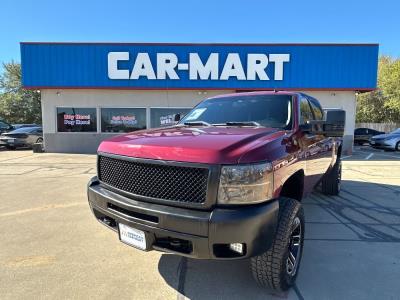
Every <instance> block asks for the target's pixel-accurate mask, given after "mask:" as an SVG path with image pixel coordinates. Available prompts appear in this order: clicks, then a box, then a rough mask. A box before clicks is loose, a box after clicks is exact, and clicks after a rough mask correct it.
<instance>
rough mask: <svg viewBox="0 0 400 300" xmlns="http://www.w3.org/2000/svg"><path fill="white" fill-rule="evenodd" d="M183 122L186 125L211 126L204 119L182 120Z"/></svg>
mask: <svg viewBox="0 0 400 300" xmlns="http://www.w3.org/2000/svg"><path fill="white" fill-rule="evenodd" d="M183 124H184V125H187V126H212V125H211V124H210V123H207V122H204V121H193V122H184V123H183Z"/></svg>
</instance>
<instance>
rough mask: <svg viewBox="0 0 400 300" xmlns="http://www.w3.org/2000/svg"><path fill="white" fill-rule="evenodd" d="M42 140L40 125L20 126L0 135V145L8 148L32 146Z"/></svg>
mask: <svg viewBox="0 0 400 300" xmlns="http://www.w3.org/2000/svg"><path fill="white" fill-rule="evenodd" d="M41 142H43V131H42V127H22V128H18V129H15V130H12V131H10V132H7V133H3V134H2V135H0V146H5V147H6V148H8V149H15V148H17V147H32V146H33V144H35V143H41Z"/></svg>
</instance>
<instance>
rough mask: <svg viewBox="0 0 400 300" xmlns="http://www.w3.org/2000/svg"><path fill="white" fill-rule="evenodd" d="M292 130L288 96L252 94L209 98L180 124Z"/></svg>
mask: <svg viewBox="0 0 400 300" xmlns="http://www.w3.org/2000/svg"><path fill="white" fill-rule="evenodd" d="M185 123H186V124H189V123H192V124H201V123H203V124H207V123H208V124H211V125H214V126H218V125H220V126H258V125H260V126H264V127H273V128H281V129H291V128H292V96H290V95H255V96H248V95H246V96H243V97H240V96H234V97H223V98H215V99H209V100H205V101H203V102H201V103H200V104H199V105H197V106H196V107H195V108H194V109H193V110H192V111H190V112H189V113H188V114H187V115H186V116H185V117H184V118H183V119H182V120H181V122H180V124H185Z"/></svg>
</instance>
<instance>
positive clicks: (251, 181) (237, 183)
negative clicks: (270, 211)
mask: <svg viewBox="0 0 400 300" xmlns="http://www.w3.org/2000/svg"><path fill="white" fill-rule="evenodd" d="M273 180H274V177H273V172H272V164H271V163H268V162H265V163H261V164H246V165H232V166H223V167H222V169H221V178H220V182H219V188H218V203H219V204H252V203H253V204H254V203H260V202H264V201H266V200H269V199H271V198H272V189H273Z"/></svg>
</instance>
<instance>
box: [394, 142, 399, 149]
mask: <svg viewBox="0 0 400 300" xmlns="http://www.w3.org/2000/svg"><path fill="white" fill-rule="evenodd" d="M395 150H396V151H400V142H397V144H396V147H395Z"/></svg>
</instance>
